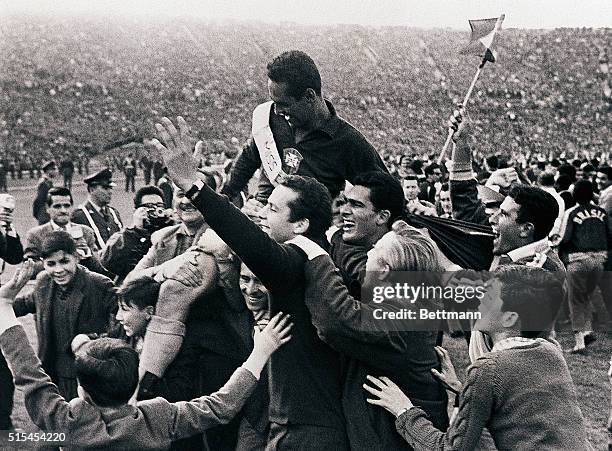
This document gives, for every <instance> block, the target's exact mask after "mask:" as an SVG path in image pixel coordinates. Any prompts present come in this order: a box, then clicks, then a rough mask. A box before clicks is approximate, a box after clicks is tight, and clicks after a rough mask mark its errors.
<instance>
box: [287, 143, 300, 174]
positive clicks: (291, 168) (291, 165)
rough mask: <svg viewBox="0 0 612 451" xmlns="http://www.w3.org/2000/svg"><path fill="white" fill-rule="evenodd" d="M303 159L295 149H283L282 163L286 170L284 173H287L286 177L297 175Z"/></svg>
mask: <svg viewBox="0 0 612 451" xmlns="http://www.w3.org/2000/svg"><path fill="white" fill-rule="evenodd" d="M303 159H304V157H303V156H302V154H301V153H300V152H299V151H298V150H297V149H294V148H293V147H288V148H286V149H283V163H284V166H286V168H287V169H286V170H285V173H287V175H293V174H297V171H298V169H299V168H300V164H301V163H302V160H303Z"/></svg>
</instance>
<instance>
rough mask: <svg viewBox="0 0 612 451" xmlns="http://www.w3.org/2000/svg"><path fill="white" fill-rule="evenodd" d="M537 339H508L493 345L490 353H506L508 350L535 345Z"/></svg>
mask: <svg viewBox="0 0 612 451" xmlns="http://www.w3.org/2000/svg"><path fill="white" fill-rule="evenodd" d="M537 341H538V339H534V338H525V337H509V338H505V339H503V340H502V341H499V342H497V343H495V344H494V345H493V349H491V352H498V351H506V350H508V349H514V348H523V347H527V346H531V345H533V344H534V343H537Z"/></svg>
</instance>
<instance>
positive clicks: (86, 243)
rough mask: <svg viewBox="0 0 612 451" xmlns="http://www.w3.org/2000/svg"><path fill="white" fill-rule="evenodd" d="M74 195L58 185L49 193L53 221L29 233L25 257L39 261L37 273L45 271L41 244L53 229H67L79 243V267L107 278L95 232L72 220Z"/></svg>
mask: <svg viewBox="0 0 612 451" xmlns="http://www.w3.org/2000/svg"><path fill="white" fill-rule="evenodd" d="M72 205H73V201H72V193H71V192H70V190H69V189H68V188H65V187H63V186H56V187H53V188H51V189H50V190H49V193H48V195H47V211H48V213H49V217H50V221H49V222H47V223H46V224H43V225H39V226H36V227H33V228H31V229H30V230H28V233H27V234H26V247H25V251H24V256H25V258H32V259H34V260H36V263H35V266H34V273H35V274H38V273H39V272H41V271H42V270H43V263H42V261H41V260H40V259H41V252H42V243H43V241H44V240H45V238H46V237H47V236H48V235H49V234H50V233H51V232H53V231H54V230H65V231H67V232H68V233H70V236H72V238H73V239H74V240H75V241H76V243H77V250H78V253H79V264H81V265H83V266H85V267H86V268H87V269H89V270H90V271H93V272H97V273H99V274H103V275H105V276H110V274H109V273H108V271H107V270H106V269H105V268H104V267H103V266H102V264H101V263H100V258H99V257H98V253H97V252H98V250H99V247H98V244H97V243H96V237H95V235H94V232H93V230H91V228H89V227H87V226H86V225H82V224H76V223H73V222H71V221H70V215H71V213H72Z"/></svg>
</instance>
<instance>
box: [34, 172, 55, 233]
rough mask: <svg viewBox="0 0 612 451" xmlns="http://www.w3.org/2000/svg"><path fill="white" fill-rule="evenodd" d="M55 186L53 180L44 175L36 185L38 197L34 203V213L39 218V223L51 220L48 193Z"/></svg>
mask: <svg viewBox="0 0 612 451" xmlns="http://www.w3.org/2000/svg"><path fill="white" fill-rule="evenodd" d="M52 186H53V180H47V179H46V178H44V177H42V178H41V179H40V180H39V181H38V186H37V187H36V198H35V199H34V203H33V204H32V215H33V216H34V217H35V218H36V219H37V220H38V224H44V223H46V222H49V219H50V218H49V213H47V207H46V205H47V194H48V193H49V190H50V189H51V187H52Z"/></svg>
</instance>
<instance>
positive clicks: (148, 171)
mask: <svg viewBox="0 0 612 451" xmlns="http://www.w3.org/2000/svg"><path fill="white" fill-rule="evenodd" d="M142 174H143V175H144V183H145V185H148V184H149V183H151V169H145V170H144V171H142Z"/></svg>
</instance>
